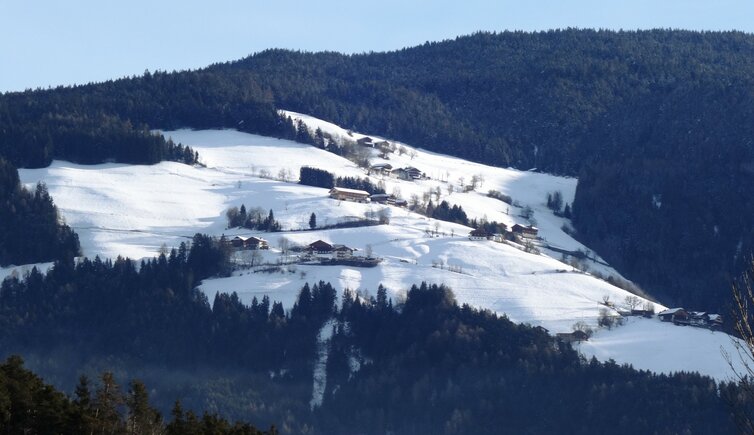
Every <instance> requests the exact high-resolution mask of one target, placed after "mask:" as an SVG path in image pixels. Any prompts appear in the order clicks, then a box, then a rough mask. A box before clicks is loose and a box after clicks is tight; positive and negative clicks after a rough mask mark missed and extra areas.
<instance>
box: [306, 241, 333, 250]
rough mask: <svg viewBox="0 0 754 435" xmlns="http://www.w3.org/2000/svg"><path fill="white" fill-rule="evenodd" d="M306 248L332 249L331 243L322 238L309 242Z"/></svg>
mask: <svg viewBox="0 0 754 435" xmlns="http://www.w3.org/2000/svg"><path fill="white" fill-rule="evenodd" d="M308 248H309V249H313V250H315V251H330V250H332V249H333V245H331V244H329V243H327V242H325V241H324V240H317V241H316V242H312V243H310V244H309V246H308Z"/></svg>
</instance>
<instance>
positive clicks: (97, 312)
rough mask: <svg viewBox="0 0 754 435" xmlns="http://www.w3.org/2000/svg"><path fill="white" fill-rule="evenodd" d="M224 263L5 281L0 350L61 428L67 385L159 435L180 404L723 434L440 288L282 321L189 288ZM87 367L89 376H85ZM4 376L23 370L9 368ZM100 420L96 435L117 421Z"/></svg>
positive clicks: (723, 427) (642, 378)
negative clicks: (146, 422)
mask: <svg viewBox="0 0 754 435" xmlns="http://www.w3.org/2000/svg"><path fill="white" fill-rule="evenodd" d="M226 256H227V252H225V251H224V248H223V245H222V244H221V243H220V242H218V241H216V240H214V241H213V240H212V239H210V238H208V237H206V236H202V235H199V234H197V235H196V236H195V237H194V239H193V241H192V243H191V245H190V247H188V246H187V245H186V244H184V245H182V246H181V247H179V248H178V249H174V250H172V251H171V252H169V253H168V254H167V255H161V256H160V257H158V258H155V259H153V260H149V261H143V262H142V263H141V264H140V265H138V266H139V267H138V268H137V265H136V264H134V263H133V262H132V261H131V260H128V259H118V260H117V261H114V262H111V261H100V260H99V259H95V260H93V261H89V260H85V261H83V262H80V263H79V264H77V265H73V264H72V263H66V262H58V263H56V264H55V266H54V268H53V269H52V270H51V271H50V272H49V273H48V274H47V275H42V274H40V273H39V272H37V271H36V270H32V271H31V272H30V273H29V274H28V275H27V276H25V277H23V278H22V279H18V278H9V279H6V280H5V281H4V282H3V284H2V287H1V288H0V313H2V316H0V318H1V319H2V325H0V326H1V327H0V346H2V349H4V352H18V353H22V354H23V355H25V358H26V359H27V361H29V362H28V365H29V366H30V367H32V368H34V369H35V370H40V371H43V372H44V373H46V378H49V379H52V380H53V381H55V383H56V384H57V385H59V388H62V389H63V391H67V392H70V393H69V394H71V395H72V396H73V397H74V398H73V399H68V400H66V399H65V398H63V397H61V396H60V395H59V394H57V393H46V394H53V396H54V397H53V398H54V400H55V402H54V403H53V405H50V406H51V407H54V406H58V407H60V410H59V411H57V412H60V413H63V414H65V413H69V412H70V413H73V415H80V413H81V410H80V409H79V408H77V407H80V406H89V407H91V406H94V405H81V403H82V399H81V397H86V396H87V394H84V393H82V392H81V390H82V388H84V387H82V385H81V384H82V381H77V379H76V377H75V376H71V373H82V374H84V375H88V376H89V377H90V378H95V377H98V376H99V378H100V381H99V383H100V384H103V383H112V384H116V383H118V382H119V383H121V384H124V385H125V383H126V382H131V387H130V391H131V392H132V393H129V394H131V395H132V396H134V395H135V396H134V397H131V400H134V399H136V398H137V397H138V398H139V400H140V403H141V404H142V407H141V408H140V409H142V414H141V415H147V416H152V417H151V420H150V421H158V420H157V417H156V414H155V413H156V412H159V413H160V415H161V416H164V417H165V419H166V420H165V421H170V422H171V423H170V424H182V423H185V421H186V418H184V417H180V416H183V415H185V414H182V413H178V412H177V411H175V401H176V400H178V401H180V402H181V404H182V405H181V406H182V408H181V409H183V410H184V411H182V412H189V411H190V412H192V413H193V414H192V415H194V416H195V415H198V414H201V412H203V411H204V412H209V413H210V414H212V413H218V414H219V416H220V417H221V418H225V419H230V420H236V419H242V420H245V421H249V422H250V423H251V424H253V425H255V426H257V427H270V425H272V424H274V425H275V426H276V427H277V429H278V430H279V431H280V432H281V433H312V434H332V433H344V434H346V433H354V432H357V433H374V434H378V433H385V432H393V433H399V434H419V433H500V431H501V428H503V427H504V428H505V430H510V431H512V432H520V431H524V432H527V431H528V432H536V433H551V432H553V431H555V432H557V431H558V430H559V429H562V428H563V427H568V428H569V431H570V432H571V433H594V429H595V428H596V427H606V428H607V427H609V428H610V431H611V432H612V433H637V431H638V432H639V433H645V432H656V433H678V432H691V433H711V432H715V433H723V432H731V431H733V430H734V424H735V423H734V419H733V416H732V411H731V408H729V402H730V401H731V400H737V398H738V397H740V395H739V394H738V390H737V388H738V387H736V386H735V385H733V384H724V385H720V386H718V385H716V384H715V382H714V381H712V380H711V379H709V378H705V377H702V376H699V375H696V374H684V373H680V374H675V375H672V376H667V375H654V374H650V373H648V372H639V371H636V370H633V369H631V368H628V367H621V366H618V365H616V364H614V363H611V362H608V363H599V362H597V361H596V360H592V361H586V360H584V359H583V357H580V356H579V355H578V353H577V352H575V351H574V350H572V349H571V348H570V345H567V344H563V343H558V342H557V341H556V340H555V339H554V338H553V337H551V336H550V335H549V334H547V332H546V331H544V330H542V329H540V328H535V327H531V326H528V325H516V324H514V323H512V322H510V321H509V320H507V319H506V318H505V317H499V316H497V315H495V314H493V313H491V312H489V311H480V310H478V309H473V308H471V307H469V306H466V305H464V306H459V305H458V304H457V303H456V301H455V299H454V297H453V293H452V290H451V289H449V288H447V287H444V286H442V285H440V286H438V285H434V284H433V285H428V284H426V283H422V284H421V285H419V286H413V287H412V288H411V289H410V290H409V291H408V293H407V296H406V299H405V301H403V302H393V301H392V300H391V299H389V298H388V297H387V291H386V289H385V288H383V287H379V288H378V289H377V291H376V294H375V295H373V296H370V295H367V294H364V293H362V294H360V295H356V294H354V293H352V292H346V293H345V295H343V297H342V298H341V301H340V303H339V304H336V293H335V290H334V288H333V287H332V286H331V285H330V284H328V283H324V282H319V283H316V284H314V285H312V286H309V285H305V286H304V287H303V288H302V289H301V292H300V294H299V297H298V300H297V302H296V303H295V304H294V305H293V307H292V308H291V309H290V310H289V311H284V310H283V307H282V306H281V305H280V304H279V303H277V302H274V301H270V300H268V299H267V298H264V299H262V300H261V301H260V300H256V299H254V300H253V301H252V303H251V304H250V305H245V304H243V303H241V302H240V301H239V299H238V297H237V296H236V295H235V294H231V295H228V294H218V295H216V296H215V298H214V301H212V303H210V301H208V300H207V298H206V297H205V296H203V294H202V293H201V292H200V291H198V290H197V289H196V288H195V284H196V282H197V280H199V279H202V278H205V277H208V276H212V275H215V274H222V273H225V272H224V270H225V268H224V263H225V261H226ZM328 321H329V323H328ZM323 328H332V339H331V340H330V341H329V344H328V345H327V353H328V354H329V356H328V360H327V365H326V377H327V378H326V379H327V383H326V387H325V388H324V390H323V391H321V394H322V396H321V399H322V401H321V403H319V404H317V405H314V406H312V405H310V403H311V402H310V401H311V400H312V397H313V394H314V389H313V388H314V387H313V385H312V372H313V370H314V364H315V361H316V360H317V359H318V355H319V352H320V350H319V349H318V346H319V345H318V340H317V337H318V336H319V335H320V334H321V332H320V331H321V330H322V329H323ZM102 366H105V367H106V368H107V369H106V370H101V371H102V372H106V373H105V374H104V375H98V374H97V373H90V372H91V371H92V370H95V369H100V368H101V367H102ZM3 367H9V368H10V369H12V370H13V371H14V372H15V373H19V372H20V371H21V370H22V369H21V367H20V363H19V361H17V360H13V359H11V360H8V362H6V366H3ZM0 373H2V371H1V370H0ZM21 376H22V379H27V381H28V380H29V379H31V380H32V381H33V382H34V383H36V384H38V381H34V380H33V379H34V378H33V377H32V376H31V375H29V374H23V373H22V375H21ZM118 376H120V379H119V378H118ZM133 379H141V380H140V381H138V382H136V383H135V382H133V381H132V380H133ZM10 382H11V383H10V384H3V383H0V417H2V416H3V415H6V416H8V417H6V418H10V416H15V415H16V413H14V412H10V413H3V407H11V406H17V405H15V401H16V400H19V399H17V398H15V396H14V394H15V393H14V388H15V387H14V385H15V384H14V383H13V382H16V381H10ZM145 386H146V387H145ZM718 387H719V388H720V389H718ZM35 388H39V387H35ZM91 388H94V387H91ZM100 389H101V387H100ZM45 391H48V390H45ZM111 391H112V390H111ZM74 393H75V394H74ZM8 396H9V397H10V399H4V397H8ZM91 396H94V397H96V400H97V401H102V400H104V399H103V398H102V397H101V395H100V394H99V393H97V394H94V393H91V394H89V397H91ZM127 399H128V397H127ZM39 400H47V399H44V398H41V399H39ZM50 400H52V399H50ZM90 400H92V401H94V400H93V399H90ZM112 400H113V401H115V400H116V399H112ZM108 403H109V402H108ZM113 403H116V404H117V403H118V402H113ZM129 403H132V402H129V401H128V400H126V404H129ZM103 406H104V405H103ZM129 406H130V405H129ZM152 406H154V408H152ZM113 407H114V408H115V411H111V412H113V417H112V419H111V420H107V421H108V422H109V423H102V422H100V424H113V425H116V426H117V425H118V424H120V423H118V421H119V420H118V418H120V417H118V416H122V415H130V414H129V413H130V412H131V408H128V407H127V408H128V409H127V410H126V409H124V408H121V407H118V406H116V405H113ZM6 409H7V408H6ZM98 409H99V408H98ZM171 409H172V410H174V412H173V417H172V419H170V418H168V417H167V415H168V414H169V413H170V410H171ZM119 410H120V411H119ZM47 412H52V411H50V410H49V409H48V411H47ZM51 415H57V414H54V413H53V414H51ZM14 418H17V417H14ZM51 418H52V417H51ZM55 418H57V417H55ZM82 418H83V417H82ZM204 418H205V419H207V418H210V417H204ZM197 420H201V419H199V418H198V417H193V419H192V418H188V421H189V422H194V423H196V421H197ZM14 421H15V420H14ZM38 421H40V422H41V421H42V420H38ZM22 423H23V422H22ZM14 424H16V423H14ZM18 424H21V423H18ZM14 427H20V426H14ZM60 427H63V426H60ZM114 427H115V426H114Z"/></svg>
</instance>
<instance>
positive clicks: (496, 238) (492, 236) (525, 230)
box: [469, 224, 539, 243]
mask: <svg viewBox="0 0 754 435" xmlns="http://www.w3.org/2000/svg"><path fill="white" fill-rule="evenodd" d="M510 232H511V233H512V234H513V235H515V236H518V237H519V238H521V239H526V240H534V239H536V238H537V237H538V235H539V229H538V228H537V227H535V226H532V225H527V226H523V225H519V224H515V225H513V226H512V227H511V231H510ZM469 240H492V241H493V242H498V243H502V241H503V240H505V234H503V233H490V232H488V231H487V230H485V229H484V228H477V229H475V230H473V231H471V232H470V233H469Z"/></svg>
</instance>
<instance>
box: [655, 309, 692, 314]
mask: <svg viewBox="0 0 754 435" xmlns="http://www.w3.org/2000/svg"><path fill="white" fill-rule="evenodd" d="M680 311H683V312H684V313H685V312H686V310H684V309H683V308H668V309H667V310H664V311H660V312H659V313H657V315H658V316H668V315H672V314H675V313H678V312H680Z"/></svg>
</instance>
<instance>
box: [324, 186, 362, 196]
mask: <svg viewBox="0 0 754 435" xmlns="http://www.w3.org/2000/svg"><path fill="white" fill-rule="evenodd" d="M332 191H335V192H341V193H352V194H354V195H366V196H369V192H367V191H365V190H359V189H349V188H347V187H333V188H332V190H331V192H332Z"/></svg>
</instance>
